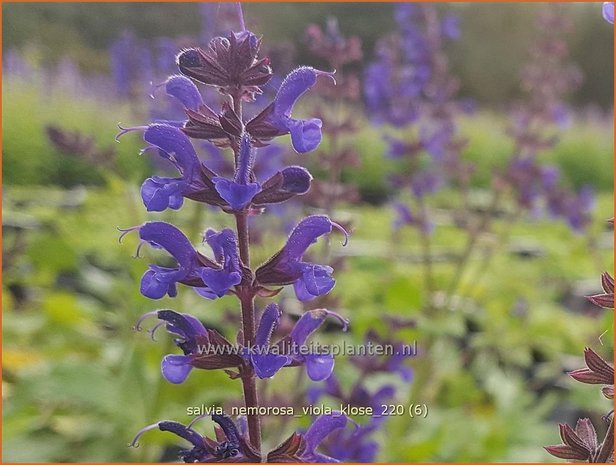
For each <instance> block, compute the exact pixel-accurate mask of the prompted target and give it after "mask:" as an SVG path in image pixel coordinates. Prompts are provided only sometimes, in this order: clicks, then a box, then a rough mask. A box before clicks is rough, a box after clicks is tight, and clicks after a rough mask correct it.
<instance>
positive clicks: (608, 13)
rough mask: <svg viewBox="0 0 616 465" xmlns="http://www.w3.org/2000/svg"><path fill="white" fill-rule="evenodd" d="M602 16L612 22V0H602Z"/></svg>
mask: <svg viewBox="0 0 616 465" xmlns="http://www.w3.org/2000/svg"><path fill="white" fill-rule="evenodd" d="M603 18H604V19H605V20H606V21H607V22H608V23H611V24H614V2H603Z"/></svg>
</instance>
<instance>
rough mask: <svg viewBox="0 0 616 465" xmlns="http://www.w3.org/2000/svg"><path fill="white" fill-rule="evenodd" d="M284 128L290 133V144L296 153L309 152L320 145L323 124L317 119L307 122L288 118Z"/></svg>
mask: <svg viewBox="0 0 616 465" xmlns="http://www.w3.org/2000/svg"><path fill="white" fill-rule="evenodd" d="M285 126H286V127H287V129H288V130H289V132H290V133H291V143H292V144H293V148H294V149H295V151H296V152H297V153H306V152H311V151H312V150H314V149H316V148H317V147H318V146H319V144H320V143H321V126H323V123H322V122H321V120H320V119H318V118H312V119H308V120H301V119H292V118H289V119H288V120H287V121H286V124H285Z"/></svg>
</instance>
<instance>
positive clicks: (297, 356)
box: [289, 308, 348, 381]
mask: <svg viewBox="0 0 616 465" xmlns="http://www.w3.org/2000/svg"><path fill="white" fill-rule="evenodd" d="M328 316H334V317H335V318H337V319H338V320H339V321H340V322H341V323H342V330H343V331H346V330H347V326H348V321H346V320H345V319H343V318H342V317H341V316H339V315H338V314H337V313H334V312H330V311H328V310H325V309H323V308H320V309H316V310H310V311H308V312H306V313H304V314H303V315H302V317H301V318H300V319H299V320H298V322H297V323H296V324H295V326H294V327H293V330H292V331H291V334H290V335H289V338H290V339H291V341H292V342H293V344H294V345H295V346H303V345H304V344H305V342H306V340H307V339H308V338H309V337H310V336H311V335H312V334H313V333H314V332H315V331H316V330H317V329H319V328H320V327H321V325H322V324H323V323H324V322H325V320H326V319H327V317H328ZM293 361H294V363H298V364H299V363H302V364H305V365H306V371H307V373H308V377H309V378H310V379H311V380H313V381H322V380H324V379H327V378H329V376H330V375H331V374H332V371H333V369H334V357H333V355H332V354H330V353H328V354H319V353H309V354H303V353H301V352H300V353H294V354H293Z"/></svg>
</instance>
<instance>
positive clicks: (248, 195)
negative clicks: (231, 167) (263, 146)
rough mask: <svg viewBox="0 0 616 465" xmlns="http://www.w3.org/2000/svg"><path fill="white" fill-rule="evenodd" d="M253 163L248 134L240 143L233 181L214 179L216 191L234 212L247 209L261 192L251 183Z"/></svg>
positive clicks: (258, 186) (258, 187) (259, 187)
mask: <svg viewBox="0 0 616 465" xmlns="http://www.w3.org/2000/svg"><path fill="white" fill-rule="evenodd" d="M253 163H254V154H253V151H252V148H251V147H250V137H249V136H248V134H244V135H243V136H242V139H241V142H240V151H239V156H238V160H237V167H236V170H235V177H234V178H233V180H230V179H226V178H222V177H215V178H213V179H212V181H213V182H214V186H215V187H216V191H217V192H218V193H219V194H220V196H221V197H222V198H223V199H224V200H225V201H226V202H227V203H228V204H229V206H230V207H231V209H233V210H241V209H242V208H244V207H246V206H247V205H248V204H249V203H250V201H251V200H252V199H253V197H254V196H255V194H257V192H259V191H260V190H261V186H260V185H259V184H258V183H256V182H250V179H251V174H252V165H253Z"/></svg>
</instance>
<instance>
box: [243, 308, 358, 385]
mask: <svg viewBox="0 0 616 465" xmlns="http://www.w3.org/2000/svg"><path fill="white" fill-rule="evenodd" d="M328 316H334V317H335V318H337V319H338V320H339V321H340V322H341V323H342V325H343V330H346V328H347V325H348V322H347V321H346V320H344V319H343V318H342V317H340V316H339V315H337V314H336V313H334V312H330V311H328V310H325V309H317V310H310V311H308V312H306V313H304V314H303V315H302V317H301V318H300V319H299V320H298V322H297V323H296V324H295V326H294V327H293V330H292V331H291V333H290V334H289V335H288V336H287V337H285V338H283V339H281V340H280V341H278V343H276V344H274V345H270V338H271V335H272V333H273V332H274V330H275V329H276V328H277V327H278V325H279V323H280V319H281V317H282V312H281V311H280V309H279V308H278V305H276V304H270V305H268V306H267V307H266V308H265V310H264V311H263V315H262V316H261V321H260V322H259V327H258V329H257V334H256V337H255V344H254V347H248V348H247V350H246V353H245V357H246V358H247V359H249V360H250V363H251V365H252V366H253V367H254V369H255V373H256V374H257V376H258V377H259V378H271V377H272V376H274V375H275V374H276V373H277V372H278V371H279V370H280V369H281V368H282V367H284V366H298V365H306V371H307V373H308V377H309V378H310V379H311V380H313V381H322V380H324V379H327V378H328V377H329V376H330V375H331V373H332V370H333V368H334V357H333V356H332V354H329V353H328V354H319V353H308V354H306V353H304V352H305V351H304V350H300V347H302V346H304V344H305V343H306V340H307V339H308V338H309V337H310V336H311V335H312V334H313V333H314V332H315V331H316V330H317V329H319V327H320V326H321V325H322V324H323V323H324V322H325V320H326V319H327V317H328Z"/></svg>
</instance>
